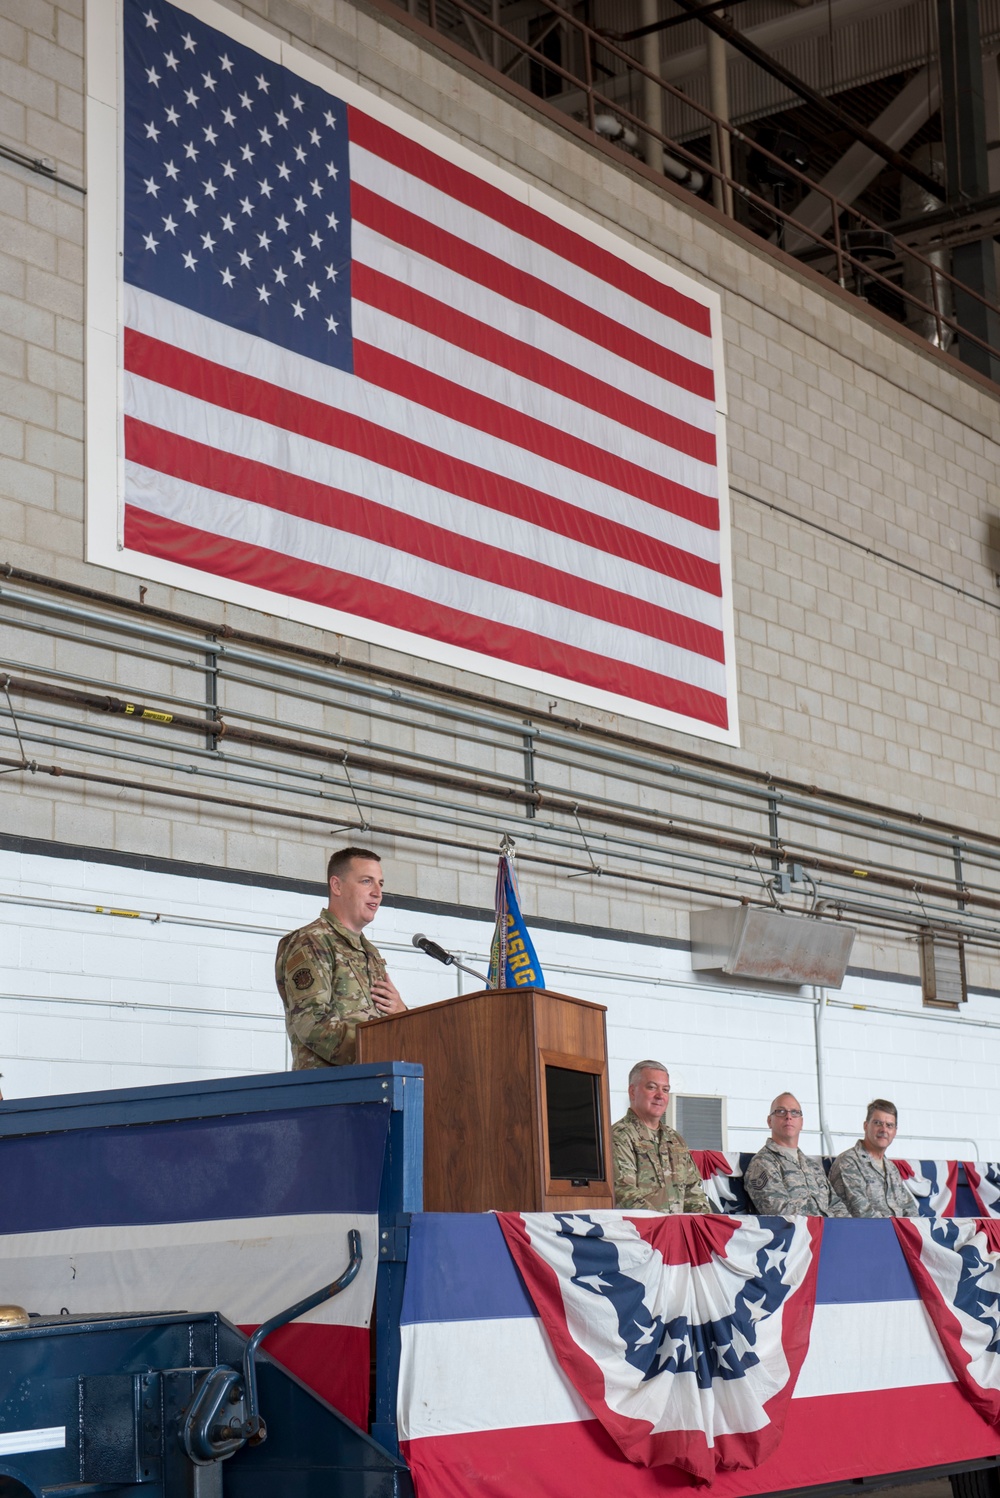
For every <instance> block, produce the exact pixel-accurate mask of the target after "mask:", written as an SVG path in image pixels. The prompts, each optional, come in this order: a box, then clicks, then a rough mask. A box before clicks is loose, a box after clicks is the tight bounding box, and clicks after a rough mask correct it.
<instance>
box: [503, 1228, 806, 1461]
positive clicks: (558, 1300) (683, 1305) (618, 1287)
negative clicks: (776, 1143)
mask: <svg viewBox="0 0 1000 1498" xmlns="http://www.w3.org/2000/svg"><path fill="white" fill-rule="evenodd" d="M498 1216H499V1220H500V1226H501V1228H502V1229H503V1233H504V1237H505V1238H506V1240H507V1246H508V1248H509V1249H510V1252H511V1255H512V1257H513V1259H514V1261H515V1263H516V1264H517V1266H518V1268H519V1269H520V1271H521V1274H522V1276H523V1277H524V1281H525V1284H526V1285H527V1287H528V1291H529V1294H530V1295H531V1298H532V1301H533V1302H534V1304H535V1307H536V1309H537V1311H538V1314H539V1316H540V1317H541V1321H542V1324H543V1326H544V1327H545V1330H546V1333H547V1334H548V1337H549V1340H550V1341H551V1343H552V1347H553V1350H554V1352H555V1355H556V1358H557V1359H558V1362H559V1365H560V1367H561V1368H562V1371H563V1373H564V1374H565V1375H566V1376H567V1378H568V1379H569V1381H570V1383H571V1384H572V1385H573V1387H574V1389H575V1390H576V1392H577V1393H578V1394H579V1395H580V1397H581V1398H582V1399H583V1401H584V1403H585V1404H586V1405H587V1406H588V1408H589V1409H590V1410H591V1411H592V1412H593V1414H594V1415H595V1416H596V1417H597V1419H598V1420H599V1421H600V1423H601V1424H602V1425H603V1427H604V1429H605V1430H606V1431H607V1433H608V1435H609V1436H610V1437H611V1438H612V1440H613V1441H614V1442H615V1443H616V1444H617V1445H618V1447H619V1448H620V1449H621V1451H622V1452H623V1454H624V1455H625V1456H627V1457H628V1458H629V1459H630V1460H631V1461H633V1462H637V1463H640V1464H641V1465H642V1466H646V1467H652V1466H660V1465H663V1464H669V1465H671V1466H675V1467H680V1468H681V1469H683V1470H684V1471H686V1472H689V1473H691V1475H692V1476H693V1477H694V1478H696V1479H697V1480H698V1481H701V1482H710V1481H711V1480H712V1478H713V1477H714V1476H715V1473H716V1471H717V1470H720V1469H722V1470H724V1469H727V1468H747V1467H756V1466H758V1465H759V1463H760V1462H762V1461H763V1460H764V1459H765V1458H766V1457H767V1456H769V1455H770V1453H771V1452H772V1451H773V1450H774V1448H775V1447H776V1446H777V1444H778V1442H779V1441H780V1440H781V1433H782V1430H783V1428H784V1418H785V1412H786V1410H787V1407H788V1403H789V1400H790V1399H791V1397H792V1394H793V1391H794V1388H795V1382H796V1379H797V1378H798V1374H799V1369H800V1368H801V1366H802V1360H803V1358H804V1357H805V1354H806V1349H807V1348H808V1346H809V1330H810V1327H811V1325H812V1315H813V1307H814V1305H815V1301H816V1270H817V1266H818V1262H819V1243H820V1238H821V1235H822V1229H823V1223H822V1220H821V1219H818V1218H812V1219H811V1218H805V1217H796V1218H787V1219H786V1218H783V1217H762V1218H746V1219H744V1220H742V1221H738V1220H737V1219H735V1218H731V1217H699V1216H677V1217H663V1216H661V1215H658V1214H657V1215H652V1214H651V1215H650V1216H638V1217H633V1216H622V1215H621V1214H620V1213H616V1212H575V1213H570V1212H565V1213H564V1212H556V1213H551V1214H549V1213H531V1214H528V1213H524V1214H521V1213H514V1212H504V1213H499V1214H498Z"/></svg>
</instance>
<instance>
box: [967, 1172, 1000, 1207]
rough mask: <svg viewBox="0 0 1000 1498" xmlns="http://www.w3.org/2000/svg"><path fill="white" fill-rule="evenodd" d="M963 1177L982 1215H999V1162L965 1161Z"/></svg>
mask: <svg viewBox="0 0 1000 1498" xmlns="http://www.w3.org/2000/svg"><path fill="white" fill-rule="evenodd" d="M964 1163H965V1179H966V1180H967V1181H968V1183H969V1190H970V1191H971V1192H972V1196H973V1200H974V1201H975V1203H976V1206H977V1207H978V1208H979V1210H980V1212H982V1214H983V1216H984V1217H1000V1162H997V1161H996V1160H992V1161H991V1160H978V1161H977V1162H976V1164H975V1165H973V1163H972V1161H971V1160H966V1161H965V1162H964Z"/></svg>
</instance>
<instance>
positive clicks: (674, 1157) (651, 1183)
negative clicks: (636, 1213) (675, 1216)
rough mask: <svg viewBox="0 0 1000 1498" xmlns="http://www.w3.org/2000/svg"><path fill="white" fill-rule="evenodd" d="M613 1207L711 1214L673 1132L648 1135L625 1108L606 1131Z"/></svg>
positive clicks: (654, 1131) (691, 1164)
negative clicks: (613, 1186) (609, 1147)
mask: <svg viewBox="0 0 1000 1498" xmlns="http://www.w3.org/2000/svg"><path fill="white" fill-rule="evenodd" d="M611 1153H612V1162H613V1166H614V1174H615V1206H616V1207H621V1208H624V1209H625V1210H626V1211H627V1210H629V1209H630V1208H635V1207H648V1208H651V1209H652V1210H653V1211H654V1212H711V1210H712V1205H711V1203H710V1201H709V1200H708V1197H707V1196H706V1195H705V1193H704V1191H703V1190H702V1186H701V1176H700V1175H699V1174H698V1167H697V1165H695V1163H694V1161H693V1160H692V1158H691V1151H690V1150H689V1149H688V1147H687V1145H686V1144H685V1143H684V1140H683V1139H682V1138H681V1136H680V1135H679V1134H678V1133H677V1131H676V1129H669V1128H667V1126H666V1124H663V1123H661V1124H660V1126H659V1128H657V1129H650V1128H647V1126H646V1125H645V1124H644V1123H643V1122H642V1120H641V1119H640V1118H638V1117H637V1116H636V1114H635V1113H633V1112H632V1109H631V1108H630V1109H629V1110H628V1112H627V1113H626V1115H625V1117H624V1118H620V1119H619V1120H618V1122H617V1123H616V1124H615V1125H614V1126H613V1128H612V1130H611Z"/></svg>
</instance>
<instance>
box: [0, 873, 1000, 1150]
mask: <svg viewBox="0 0 1000 1498" xmlns="http://www.w3.org/2000/svg"><path fill="white" fill-rule="evenodd" d="M387 872H388V873H389V874H390V877H391V868H389V869H387ZM31 901H53V902H56V905H54V906H46V905H34V904H31V903H30V902H31ZM74 905H76V906H81V907H83V906H86V907H96V906H103V907H105V909H119V910H131V911H138V912H141V914H140V916H138V917H129V916H126V915H108V914H98V913H97V912H96V911H95V910H94V909H92V908H91V909H83V908H80V909H72V908H69V909H67V908H59V907H60V906H74ZM319 906H320V902H319V901H318V900H314V899H311V898H310V897H308V896H301V895H296V894H290V893H288V892H287V891H283V890H274V889H268V888H260V887H253V886H248V885H240V884H234V883H227V882H225V881H221V880H220V881H217V880H214V879H195V878H192V877H190V876H185V875H180V874H174V873H153V872H146V871H142V870H133V869H127V868H121V867H119V866H116V865H113V864H103V863H88V862H78V861H75V860H70V859H60V858H50V857H43V856H37V855H34V854H18V853H13V852H6V851H3V850H0V1072H2V1073H3V1082H2V1084H0V1085H2V1087H3V1091H4V1095H5V1097H7V1098H17V1097H29V1096H35V1095H45V1094H54V1093H65V1092H76V1091H89V1090H94V1089H104V1088H109V1087H136V1086H143V1085H147V1084H151V1083H159V1082H177V1081H189V1080H192V1079H197V1078H199V1077H205V1078H208V1077H220V1076H231V1075H239V1074H244V1073H253V1072H270V1071H280V1070H283V1069H284V1068H285V1067H286V1066H287V1065H288V1051H287V1046H286V1042H285V1035H284V1026H283V1024H282V1018H281V1006H280V1002H279V999H278V997H277V994H276V991H275V989H274V979H273V961H274V948H275V943H276V941H277V939H278V937H279V936H280V935H281V934H282V933H283V932H285V931H288V930H291V929H293V928H294V927H296V926H299V925H302V924H304V923H305V922H306V921H308V920H311V919H312V918H313V917H314V916H315V914H316V913H317V912H318V909H319ZM155 915H159V916H160V917H161V919H159V920H155V921H154V920H152V919H149V918H148V917H152V916H155ZM178 920H181V921H183V920H192V921H194V922H196V923H198V924H192V925H186V924H178V923H177V922H178ZM417 931H423V932H425V933H426V934H427V935H429V936H432V937H433V938H434V939H435V940H437V941H439V942H440V943H441V945H443V946H444V947H446V948H449V949H450V950H452V951H454V952H455V953H456V954H457V955H459V956H462V957H464V958H465V959H466V960H467V961H469V962H471V963H472V965H473V966H477V967H482V969H483V970H485V968H486V964H487V954H488V948H489V941H490V935H491V931H490V926H489V923H487V922H485V921H483V922H478V921H471V920H468V919H464V918H461V917H458V916H433V917H432V916H428V915H426V914H423V913H420V912H417V911H412V910H407V909H402V908H393V907H388V906H384V907H383V908H382V910H381V911H380V912H379V915H378V918H377V920H376V921H375V923H374V925H373V927H372V928H371V931H370V935H371V936H372V937H373V939H374V940H375V941H376V942H377V944H378V945H379V946H380V948H381V949H382V951H383V952H384V954H385V956H386V958H387V961H388V963H389V966H390V969H391V971H392V974H393V977H394V978H395V980H396V982H397V984H398V986H399V988H400V990H401V991H402V993H403V995H404V997H405V998H406V1000H407V1001H408V1002H409V1003H410V1004H421V1003H429V1002H432V1001H433V1000H435V999H440V998H446V997H449V996H450V995H451V994H454V993H456V992H458V991H460V990H459V988H458V981H457V980H458V978H459V975H458V974H457V973H456V971H455V969H453V968H443V967H441V966H440V965H438V964H436V963H434V962H432V961H431V960H430V959H428V958H426V957H424V956H423V954H422V953H420V952H417V951H416V950H415V949H414V948H413V946H412V945H411V940H410V939H411V937H412V936H413V934H414V933H415V932H417ZM533 934H534V939H535V944H536V947H537V950H538V955H539V958H540V960H541V962H542V964H543V967H544V969H545V973H546V979H547V982H548V986H549V987H550V988H554V989H557V990H559V991H561V992H564V993H571V994H576V995H578V996H579V997H581V998H588V999H594V1000H596V1001H598V1002H600V1003H603V1004H606V1005H607V1008H608V1048H609V1056H610V1068H611V1088H612V1108H613V1111H614V1115H615V1116H618V1115H619V1114H620V1113H621V1112H622V1111H623V1110H624V1107H625V1081H626V1077H627V1073H628V1068H629V1066H630V1065H631V1063H632V1062H633V1061H635V1060H637V1059H639V1058H640V1057H644V1056H653V1057H655V1058H658V1059H662V1060H663V1061H665V1062H666V1063H667V1065H668V1066H669V1067H670V1071H671V1078H672V1081H673V1085H674V1089H675V1091H678V1092H696V1093H721V1094H723V1095H725V1096H726V1098H727V1101H728V1124H729V1137H728V1145H729V1147H730V1148H731V1149H749V1148H757V1147H758V1145H759V1143H760V1142H761V1141H762V1139H763V1136H764V1133H765V1129H764V1117H765V1115H766V1113H767V1109H768V1104H769V1102H770V1100H771V1098H772V1096H773V1095H774V1094H775V1093H776V1092H778V1091H781V1090H784V1089H785V1088H790V1089H791V1090H792V1091H794V1092H796V1093H797V1094H798V1095H799V1097H800V1098H801V1100H802V1103H803V1107H804V1109H805V1112H806V1129H805V1131H804V1134H803V1143H804V1146H805V1147H806V1148H807V1149H813V1150H818V1149H819V1135H818V1132H817V1101H816V1100H817V1084H816V1049H815V1039H814V1006H813V1003H812V1002H811V1001H812V991H811V990H802V991H798V990H780V991H779V990H775V991H772V992H765V991H763V990H761V989H758V988H734V987H732V986H723V984H722V983H721V982H719V981H715V980H714V979H713V977H712V975H705V974H698V975H697V976H696V975H695V974H693V973H692V971H691V968H690V963H689V960H688V956H687V953H686V952H685V951H683V950H677V949H673V948H664V947H653V946H649V945H647V944H644V943H639V942H634V941H632V942H629V941H614V940H610V939H604V938H598V937H592V936H586V935H581V934H580V932H578V931H572V930H567V931H547V930H540V929H535V931H534V933H533ZM462 982H463V983H464V986H465V989H466V991H467V990H468V989H469V988H471V987H475V982H474V980H472V979H468V978H465V979H463V980H462ZM830 999H831V1000H832V1005H833V1007H828V1008H827V1010H826V1013H825V1024H824V1054H825V1072H826V1095H827V1115H828V1122H829V1126H830V1128H831V1130H832V1132H833V1134H834V1139H835V1143H836V1145H837V1147H838V1148H843V1147H844V1146H845V1145H846V1144H848V1143H850V1142H851V1140H852V1139H854V1138H855V1137H856V1136H857V1134H858V1132H859V1126H860V1121H861V1119H862V1117H863V1114H864V1107H865V1104H866V1103H867V1102H868V1100H869V1098H871V1097H872V1096H875V1095H882V1096H888V1097H890V1098H891V1099H892V1100H893V1101H895V1102H896V1104H897V1105H898V1107H899V1109H900V1137H899V1146H898V1148H897V1153H898V1154H901V1155H907V1154H909V1155H915V1156H916V1155H923V1156H925V1157H926V1156H933V1157H936V1158H943V1157H949V1158H955V1157H957V1158H960V1159H997V1158H1000V1119H998V1118H997V1110H996V1108H995V1099H996V1098H997V1096H998V1089H1000V1033H998V1029H1000V1019H998V1016H997V1012H996V1005H995V1001H994V1000H993V999H991V998H989V997H988V996H983V995H980V996H977V995H975V994H974V995H973V996H972V997H971V998H970V1001H969V1003H968V1004H967V1005H966V1006H965V1007H964V1010H963V1012H962V1013H961V1014H960V1015H958V1016H953V1015H950V1014H944V1015H942V1014H938V1013H929V1012H927V1011H922V1010H921V1006H920V991H919V988H917V987H915V986H914V985H913V984H912V983H905V982H903V981H901V980H900V981H892V980H884V979H880V980H874V979H863V978H860V977H858V978H854V977H848V979H847V982H846V983H845V986H844V988H843V989H842V990H841V991H839V992H838V993H835V994H831V995H830ZM853 1006H864V1007H860V1008H857V1007H853Z"/></svg>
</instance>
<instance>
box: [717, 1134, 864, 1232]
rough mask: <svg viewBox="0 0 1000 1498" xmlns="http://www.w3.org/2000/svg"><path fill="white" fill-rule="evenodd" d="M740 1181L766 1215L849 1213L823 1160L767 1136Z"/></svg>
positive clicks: (844, 1215)
mask: <svg viewBox="0 0 1000 1498" xmlns="http://www.w3.org/2000/svg"><path fill="white" fill-rule="evenodd" d="M743 1184H744V1186H745V1187H746V1189H747V1191H748V1193H749V1195H750V1199H751V1201H752V1202H753V1204H754V1206H755V1207H756V1209H757V1211H758V1212H759V1213H760V1214H761V1215H762V1216H765V1217H796V1216H801V1217H850V1215H851V1214H850V1212H848V1210H847V1208H846V1207H845V1206H844V1203H843V1202H842V1201H841V1199H840V1197H839V1196H838V1195H837V1193H836V1192H835V1191H833V1190H831V1188H830V1183H829V1181H828V1180H827V1178H826V1174H825V1172H824V1170H823V1162H822V1160H818V1159H815V1158H814V1157H813V1156H811V1155H804V1154H803V1153H802V1151H801V1150H800V1149H788V1148H787V1147H786V1146H785V1145H783V1144H775V1142H774V1140H773V1139H769V1140H768V1141H767V1143H766V1144H765V1146H764V1148H763V1149H761V1150H758V1151H757V1153H756V1154H755V1155H754V1157H753V1159H752V1160H751V1161H750V1164H749V1165H748V1166H747V1168H746V1170H745V1171H744V1172H743Z"/></svg>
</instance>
